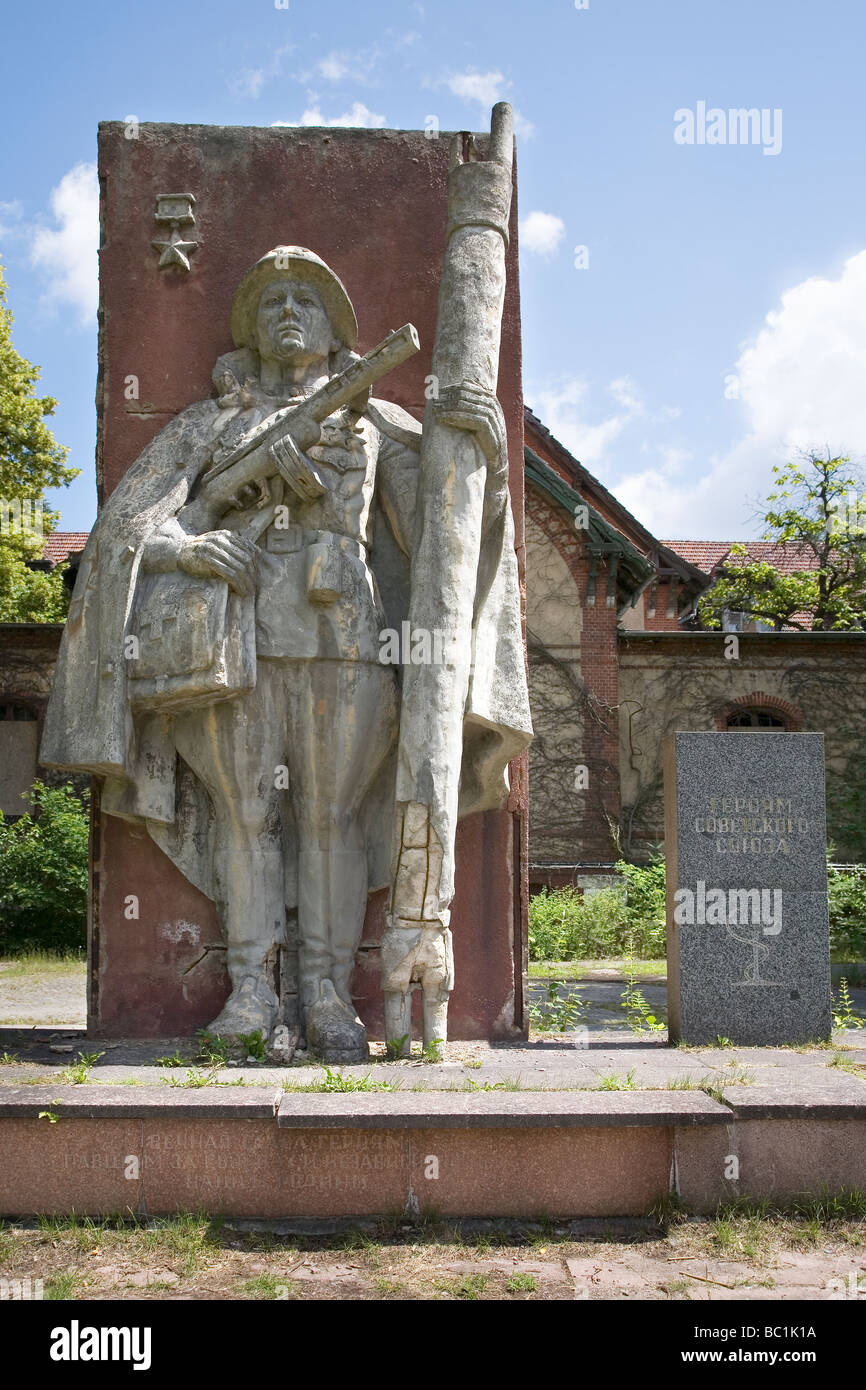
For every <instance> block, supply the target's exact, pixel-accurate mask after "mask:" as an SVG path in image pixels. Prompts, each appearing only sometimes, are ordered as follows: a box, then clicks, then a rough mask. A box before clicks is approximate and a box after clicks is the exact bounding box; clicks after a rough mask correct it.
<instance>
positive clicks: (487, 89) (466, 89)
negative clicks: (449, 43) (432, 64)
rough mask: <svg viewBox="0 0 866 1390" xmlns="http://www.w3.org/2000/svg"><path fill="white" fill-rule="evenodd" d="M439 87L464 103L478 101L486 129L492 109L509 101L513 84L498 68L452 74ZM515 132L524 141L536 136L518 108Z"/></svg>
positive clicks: (515, 112) (515, 117)
mask: <svg viewBox="0 0 866 1390" xmlns="http://www.w3.org/2000/svg"><path fill="white" fill-rule="evenodd" d="M439 85H440V86H445V87H448V88H449V90H450V91H452V92H453V93H454V95H455V96H456V97H461V98H462V100H463V101H477V102H478V103H479V105H480V106H481V110H482V116H483V119H482V124H483V125H484V126H485V127H486V126H487V125H488V123H489V121H490V108H491V107H492V106H495V105H496V103H497V101H507V100H508V95H507V93H508V89H509V87H510V86H511V85H512V84H511V83H510V82H509V81H508V80H507V79H506V77H505V75H504V74H503V73H501V72H500V71H499V70H498V68H496V69H493V70H492V71H490V72H476V71H475V70H474V69H473V68H470V69H469V70H468V71H467V72H453V73H451V75H450V77H445V78H443V79H442V82H441V83H440V84H439ZM514 130H515V133H516V134H517V135H518V136H520V137H521V138H522V139H524V140H531V139H532V136H533V135H534V134H535V126H534V125H533V124H532V121H529V120H527V119H526V117H525V116H524V115H522V114H521V113H520V111H518V110H517V109H516V108H515V109H514Z"/></svg>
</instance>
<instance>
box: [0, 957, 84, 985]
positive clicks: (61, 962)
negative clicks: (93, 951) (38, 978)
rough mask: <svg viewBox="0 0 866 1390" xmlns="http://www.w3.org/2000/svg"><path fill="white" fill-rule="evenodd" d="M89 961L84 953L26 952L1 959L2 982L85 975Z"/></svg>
mask: <svg viewBox="0 0 866 1390" xmlns="http://www.w3.org/2000/svg"><path fill="white" fill-rule="evenodd" d="M86 972H87V961H86V959H85V957H84V953H83V952H57V951H24V952H22V954H21V955H20V956H3V957H2V958H0V980H10V979H16V978H18V977H19V976H21V975H69V974H73V975H77V974H81V975H84V974H86Z"/></svg>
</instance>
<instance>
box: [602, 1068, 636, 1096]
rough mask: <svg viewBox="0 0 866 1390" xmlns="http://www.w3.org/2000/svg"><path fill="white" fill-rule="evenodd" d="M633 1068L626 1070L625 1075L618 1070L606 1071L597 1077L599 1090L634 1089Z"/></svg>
mask: <svg viewBox="0 0 866 1390" xmlns="http://www.w3.org/2000/svg"><path fill="white" fill-rule="evenodd" d="M634 1078H635V1070H634V1067H632V1069H631V1071H627V1072H626V1073H625V1075H623V1073H622V1072H619V1071H612V1072H608V1073H607V1075H606V1076H600V1077H599V1078H598V1090H599V1091H636V1090H637V1085H636V1084H635V1079H634Z"/></svg>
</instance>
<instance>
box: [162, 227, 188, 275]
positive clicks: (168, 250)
mask: <svg viewBox="0 0 866 1390" xmlns="http://www.w3.org/2000/svg"><path fill="white" fill-rule="evenodd" d="M150 244H151V246H152V247H153V249H154V251H159V253H160V257H159V261H158V262H157V265H158V267H159V269H160V270H165V268H166V266H170V265H177V266H180V268H181V270H189V268H190V266H189V258H190V256H191V255H192V253H193V251H195V250H196V249H197V247H198V242H197V241H184V240H183V238H182V237H181V235H180V233H179V232H178V230H177V228H176V227H172V229H171V236H170V237H169V238H168V241H152V242H151V243H150Z"/></svg>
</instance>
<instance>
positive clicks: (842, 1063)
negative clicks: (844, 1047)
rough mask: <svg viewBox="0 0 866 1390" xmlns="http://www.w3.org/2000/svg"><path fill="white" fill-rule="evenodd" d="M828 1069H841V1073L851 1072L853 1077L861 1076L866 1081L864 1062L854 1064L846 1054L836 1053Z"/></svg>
mask: <svg viewBox="0 0 866 1390" xmlns="http://www.w3.org/2000/svg"><path fill="white" fill-rule="evenodd" d="M827 1066H828V1067H839V1069H840V1070H841V1071H847V1072H850V1073H851V1075H852V1076H859V1077H861V1078H862V1080H864V1081H866V1066H864V1065H863V1063H862V1062H853V1061H852V1060H851V1058H850V1057H846V1056H845V1054H844V1052H834V1053H833V1057H832V1060H831V1061H829V1062H828V1063H827Z"/></svg>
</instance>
